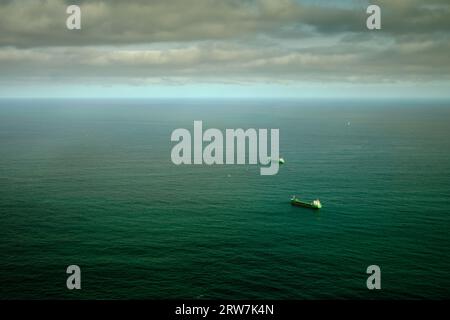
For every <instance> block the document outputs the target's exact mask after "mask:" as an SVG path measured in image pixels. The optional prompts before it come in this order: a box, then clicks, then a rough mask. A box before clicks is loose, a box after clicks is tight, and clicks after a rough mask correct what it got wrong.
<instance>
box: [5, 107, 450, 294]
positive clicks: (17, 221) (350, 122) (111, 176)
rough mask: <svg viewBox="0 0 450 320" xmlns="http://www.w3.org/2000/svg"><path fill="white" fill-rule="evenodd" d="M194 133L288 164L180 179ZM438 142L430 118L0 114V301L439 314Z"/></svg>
mask: <svg viewBox="0 0 450 320" xmlns="http://www.w3.org/2000/svg"><path fill="white" fill-rule="evenodd" d="M194 120H202V121H203V125H204V127H205V128H219V129H225V128H279V129H280V152H281V155H282V156H283V157H284V158H285V160H286V164H285V165H284V166H282V167H281V169H280V171H279V173H278V174H277V175H275V176H261V175H260V174H259V167H258V166H249V165H241V166H237V165H235V166H206V165H197V166H194V165H191V166H176V165H174V164H172V162H171V159H170V151H171V148H172V147H173V145H174V143H172V142H171V141H170V135H171V133H172V131H173V130H174V129H177V128H187V129H189V130H191V131H192V130H193V121H194ZM449 137H450V103H444V102H436V101H434V102H433V101H420V102H408V101H305V100H303V101H294V100H291V101H288V100H286V101H282V100H280V101H277V100H270V101H256V100H254V101H251V100H243V101H237V100H235V101H226V100H197V101H196V100H189V101H182V100H116V101H113V100H2V101H1V102H0V298H1V299H29V298H30V299H47V298H56V299H110V298H112V299H167V298H189V299H191V298H193V299H197V298H198V299H210V298H227V299H230V298H231V299H350V298H356V299H400V298H412V299H419V298H426V299H443V298H447V299H448V298H450V289H449V287H450V280H449V276H448V275H449V273H450V236H449V231H450V229H449V227H450V215H449V213H450V212H449V206H450V138H449ZM292 194H297V195H298V196H300V197H302V198H304V199H306V200H312V199H314V198H320V199H321V201H322V204H323V206H324V207H323V209H322V210H320V211H312V210H308V209H303V208H297V207H292V206H291V205H290V203H289V198H290V196H291V195H292ZM71 264H76V265H79V266H80V267H81V270H82V289H81V290H79V291H69V290H67V289H66V278H67V274H66V268H67V266H68V265H71ZM369 265H379V266H380V268H381V274H382V275H381V285H382V289H381V290H378V291H370V290H368V289H367V287H366V279H367V277H368V275H367V274H366V268H367V267H368V266H369Z"/></svg>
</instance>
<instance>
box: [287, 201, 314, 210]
mask: <svg viewBox="0 0 450 320" xmlns="http://www.w3.org/2000/svg"><path fill="white" fill-rule="evenodd" d="M291 204H292V205H293V206H296V207H303V208H309V209H314V210H319V209H320V208H319V207H317V206H315V205H313V204H311V203H308V202H303V201H299V200H291Z"/></svg>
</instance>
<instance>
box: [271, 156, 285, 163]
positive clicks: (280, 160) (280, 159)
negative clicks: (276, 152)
mask: <svg viewBox="0 0 450 320" xmlns="http://www.w3.org/2000/svg"><path fill="white" fill-rule="evenodd" d="M268 160H269V161H278V163H279V164H284V158H278V159H272V158H270V157H269V158H268Z"/></svg>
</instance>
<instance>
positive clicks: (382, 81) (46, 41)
mask: <svg viewBox="0 0 450 320" xmlns="http://www.w3.org/2000/svg"><path fill="white" fill-rule="evenodd" d="M371 3H372V4H378V5H379V6H380V7H381V9H382V30H380V31H370V30H367V28H366V18H367V14H366V8H367V6H368V1H365V0H343V1H319V0H315V1H314V0H309V1H308V0H304V1H300V0H148V1H144V0H128V1H123V0H120V1H119V0H85V1H75V0H74V1H64V0H46V1H45V0H17V1H13V0H2V1H1V2H0V97H12V96H17V97H20V96H24V97H33V96H39V97H45V96H49V97H64V96H69V97H96V96H98V97H102V96H105V97H215V96H220V97H222V96H225V97H384V96H385V97H412V98H416V97H436V98H440V97H450V54H449V53H450V50H449V49H450V1H449V0H427V1H423V0H395V1H393V0H379V1H371ZM69 4H79V5H80V6H81V10H82V30H79V31H70V30H67V28H66V25H65V23H66V18H67V14H66V7H67V6H68V5H69Z"/></svg>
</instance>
